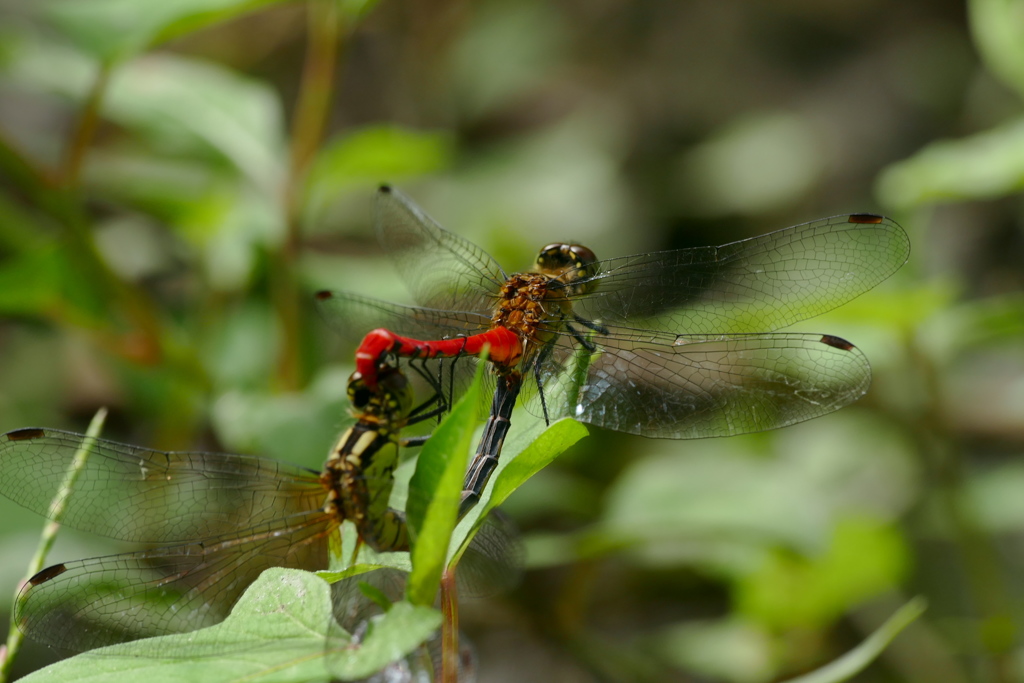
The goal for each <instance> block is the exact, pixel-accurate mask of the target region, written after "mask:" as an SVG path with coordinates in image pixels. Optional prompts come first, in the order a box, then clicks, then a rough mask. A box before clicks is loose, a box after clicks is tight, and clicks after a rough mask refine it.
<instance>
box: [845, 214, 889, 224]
mask: <svg viewBox="0 0 1024 683" xmlns="http://www.w3.org/2000/svg"><path fill="white" fill-rule="evenodd" d="M884 220H885V217H884V216H878V215H876V214H873V213H851V214H850V222H851V223H866V224H869V225H877V224H878V223H881V222H882V221H884Z"/></svg>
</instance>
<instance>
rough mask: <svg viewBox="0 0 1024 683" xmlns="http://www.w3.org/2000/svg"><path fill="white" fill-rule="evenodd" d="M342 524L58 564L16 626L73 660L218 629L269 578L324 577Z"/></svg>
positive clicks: (302, 517) (305, 521) (28, 596)
mask: <svg viewBox="0 0 1024 683" xmlns="http://www.w3.org/2000/svg"><path fill="white" fill-rule="evenodd" d="M336 524H337V522H336V521H335V520H333V519H332V518H331V517H329V516H328V515H327V514H326V513H324V512H322V511H319V510H318V511H314V512H304V513H300V514H296V515H291V516H289V517H286V518H283V519H279V520H276V521H274V522H272V523H270V524H265V525H260V526H254V527H250V528H247V529H246V530H245V531H242V532H238V533H235V534H231V535H226V536H222V537H220V538H218V539H214V540H208V541H205V542H202V543H192V544H187V545H178V546H170V547H164V548H156V549H154V550H147V551H143V552H137V553H125V554H122V555H110V556H107V557H97V558H93V559H89V560H81V561H78V562H67V563H65V564H58V565H54V566H52V567H48V568H47V569H44V570H43V571H41V572H39V573H38V574H36V576H34V577H33V578H32V579H31V580H30V581H29V582H28V584H27V585H26V586H25V588H24V589H22V591H21V594H20V595H19V596H18V601H17V604H16V607H15V619H16V620H17V624H18V627H19V628H21V629H22V631H24V632H25V633H26V634H27V635H29V636H30V637H31V638H33V639H34V640H38V641H41V642H43V643H46V644H48V645H50V646H52V647H55V648H58V649H60V650H69V651H84V650H89V649H92V648H95V647H102V646H105V645H113V644H115V643H121V642H126V641H129V640H135V639H137V638H145V637H149V636H157V635H166V634H171V633H185V632H188V631H193V630H195V629H198V628H203V627H205V626H212V625H213V624H216V623H218V622H220V621H222V620H223V619H224V618H225V617H226V616H227V615H228V612H230V610H231V607H232V606H233V605H234V604H235V601H237V600H238V598H239V596H240V595H241V594H242V593H243V592H244V591H245V589H246V588H247V587H248V586H249V584H251V583H252V582H253V581H255V580H256V578H257V577H258V576H259V574H260V572H262V571H263V570H265V569H268V568H270V567H287V568H297V569H307V570H317V569H326V568H327V552H328V537H329V535H330V534H331V533H332V532H333V531H334V530H335V528H336Z"/></svg>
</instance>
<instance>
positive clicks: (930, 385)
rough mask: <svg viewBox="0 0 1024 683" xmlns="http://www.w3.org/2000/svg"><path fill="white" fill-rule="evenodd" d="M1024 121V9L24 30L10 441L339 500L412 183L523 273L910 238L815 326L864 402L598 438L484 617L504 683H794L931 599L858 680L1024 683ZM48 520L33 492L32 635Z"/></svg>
mask: <svg viewBox="0 0 1024 683" xmlns="http://www.w3.org/2000/svg"><path fill="white" fill-rule="evenodd" d="M1022 98H1024V2H1022V1H1021V0H972V1H971V2H968V3H966V4H964V3H962V2H953V1H952V0H905V1H903V2H900V3H887V2H882V1H881V0H849V1H847V2H842V3H837V2H830V3H824V2H817V1H815V0H782V1H778V2H765V1H761V2H758V1H754V0H748V1H746V2H741V1H738V0H633V1H628V0H558V1H555V2H543V1H541V0H482V1H480V2H470V1H469V0H380V1H379V2H374V0H309V1H307V2H282V1H274V0H202V1H199V0H161V2H159V3H142V2H134V1H132V0H61V1H47V2H41V1H39V0H36V1H32V0H0V316H2V318H0V431H7V430H10V429H14V428H17V427H24V426H48V427H56V428H65V429H72V430H76V431H84V429H85V426H86V424H87V423H88V421H89V419H90V417H91V416H92V415H93V413H94V412H95V411H96V410H97V408H99V407H100V406H109V407H110V409H111V411H112V414H111V417H110V418H109V419H108V421H107V425H106V428H105V430H104V436H106V437H108V438H112V439H116V440H119V441H125V442H129V443H133V444H139V445H145V446H149V447H155V448H165V449H172V448H173V449H181V448H189V449H194V448H202V449H209V450H225V451H230V452H241V453H254V454H260V455H266V456H272V457H275V458H279V459H282V460H287V461H290V462H296V463H301V464H305V465H308V466H310V467H315V468H319V466H320V464H321V463H322V461H323V459H324V457H325V454H326V452H327V449H328V448H329V446H330V444H331V441H332V438H333V437H334V436H335V433H336V429H337V427H338V425H339V424H340V421H341V416H342V415H343V413H344V410H345V408H346V401H345V397H344V389H345V379H346V378H347V377H348V374H349V373H350V372H351V370H352V366H351V360H350V358H351V349H347V348H345V347H344V346H343V345H341V344H340V343H339V342H338V340H337V339H336V338H335V336H334V335H333V334H332V333H331V332H330V331H329V330H328V329H327V328H326V326H325V325H324V324H323V323H322V321H320V320H319V319H318V318H317V316H316V315H315V313H314V312H313V309H312V305H311V298H312V293H313V292H314V291H316V290H317V289H321V288H325V287H327V288H336V289H346V290H351V291H355V292H359V293H363V294H367V295H371V296H377V297H380V298H384V299H391V300H396V301H402V302H410V301H411V299H410V297H409V295H408V293H407V292H405V291H404V290H403V288H402V286H401V284H400V283H399V282H398V279H397V278H395V277H394V271H393V269H392V267H391V265H390V263H389V262H388V261H387V260H386V258H385V257H384V256H383V255H382V254H381V253H380V252H379V250H378V248H377V246H376V241H375V239H374V237H373V232H372V226H371V222H370V215H371V206H372V197H373V191H374V188H375V186H376V185H377V184H378V183H379V182H381V181H389V182H392V183H394V184H396V185H397V186H398V187H400V188H401V189H402V190H403V191H405V192H406V193H407V194H409V195H410V196H411V197H412V198H413V199H414V200H415V201H416V202H417V203H419V204H420V205H422V206H423V207H424V208H425V210H426V211H428V212H429V213H430V214H431V215H432V216H433V217H434V218H435V219H436V220H438V222H440V223H441V224H442V225H444V226H445V227H447V228H448V229H450V230H452V231H454V232H456V233H457V234H459V235H462V236H464V237H466V238H468V239H470V240H472V241H473V242H475V243H477V244H479V245H481V246H482V247H483V248H485V249H486V250H487V251H488V252H489V253H491V254H492V255H494V256H495V257H496V258H497V259H498V261H499V262H501V263H502V265H503V266H504V267H505V268H506V269H507V270H516V269H523V268H526V267H528V266H529V265H530V263H531V262H532V259H533V256H534V254H535V252H536V250H537V249H538V248H539V247H540V246H541V245H542V244H545V243H548V242H550V241H552V240H553V239H561V240H574V241H578V242H581V243H584V244H586V245H588V246H590V247H591V248H592V249H593V250H594V251H595V253H596V254H597V255H598V256H599V257H601V258H608V257H612V256H618V255H624V254H630V253H637V252H641V251H648V250H654V249H666V248H678V247H686V246H699V245H709V244H722V243H725V242H729V241H733V240H737V239H742V238H744V237H749V236H753V235H757V234H761V233H764V232H767V231H770V230H774V229H779V228H783V227H786V226H788V225H792V224H795V223H801V222H804V221H808V220H812V219H815V218H819V217H822V216H828V215H833V214H837V213H845V212H857V211H868V212H876V213H885V214H887V215H891V216H893V217H894V218H896V220H898V221H899V222H900V223H901V224H902V225H903V226H904V227H905V228H906V229H907V231H908V233H909V235H910V237H911V242H912V245H913V251H912V254H911V258H910V262H909V263H908V264H907V266H905V267H904V268H903V269H902V270H901V271H900V272H899V273H897V275H896V276H894V277H893V278H891V279H890V280H889V281H887V282H885V283H884V284H883V285H881V286H879V287H878V288H876V289H875V290H873V291H872V292H870V293H869V294H867V295H865V296H863V297H861V298H859V299H857V300H856V301H854V302H853V303H851V304H849V305H847V306H845V307H843V308H841V309H840V310H838V311H835V312H833V313H830V314H828V315H827V316H822V317H819V318H817V319H814V320H812V321H810V322H808V323H804V324H802V325H801V326H800V327H799V329H802V330H808V331H816V332H823V333H830V334H835V335H839V336H842V337H844V338H847V339H850V340H851V341H853V342H854V343H855V344H857V345H858V346H859V347H860V348H862V349H863V350H864V351H865V353H866V354H867V355H868V357H869V358H870V359H871V362H872V366H873V369H874V382H873V386H872V389H871V391H870V393H869V394H868V396H866V397H865V398H864V399H862V400H861V401H860V402H858V403H857V404H855V405H854V406H852V407H850V408H847V409H845V410H843V411H841V412H839V413H836V414H833V415H829V416H827V417H824V418H821V419H818V420H815V421H812V422H809V423H805V424H802V425H797V426H794V427H790V428H786V429H783V430H779V431H777V432H773V433H766V434H757V435H752V436H748V437H737V438H730V439H715V440H705V441H690V442H674V441H656V440H648V439H643V438H639V437H630V436H624V435H619V434H614V433H609V432H598V431H597V430H593V431H592V435H591V437H589V438H588V439H586V440H584V441H583V442H581V443H580V444H579V445H578V446H576V447H575V448H574V449H573V450H572V451H570V452H569V453H567V454H566V455H565V456H563V457H562V458H560V459H559V460H557V461H556V462H555V463H554V464H553V465H552V466H551V467H549V468H548V469H547V470H545V471H543V472H542V473H541V474H539V475H538V476H537V477H536V478H535V479H534V480H532V481H531V482H529V484H527V485H526V486H525V487H523V488H522V489H520V490H519V491H518V492H517V493H516V495H514V496H513V497H512V498H511V499H510V501H509V503H508V505H507V506H506V508H507V511H508V512H509V513H510V514H511V515H512V516H513V517H514V518H515V520H516V521H517V522H518V524H519V525H520V527H521V528H522V530H523V534H524V538H525V540H526V543H527V547H528V550H529V559H528V566H529V571H528V572H527V574H526V578H525V580H524V582H523V583H522V585H521V586H520V587H519V588H518V589H516V590H515V591H514V592H512V593H511V594H508V595H504V596H500V597H498V598H495V599H493V600H490V601H488V602H486V603H482V604H481V603H478V604H476V605H474V604H468V603H467V604H464V605H463V606H462V607H463V612H462V617H461V626H462V628H463V630H464V632H465V633H466V634H467V636H468V637H469V638H470V639H471V640H472V641H473V643H474V644H475V647H476V650H477V654H478V657H479V676H480V680H482V681H502V682H503V681H522V680H532V681H728V682H734V683H761V682H767V681H773V680H781V679H784V678H787V677H791V676H794V675H797V674H800V673H802V672H806V671H810V670H812V669H814V668H816V667H818V666H821V665H823V664H824V663H827V662H828V661H830V660H832V659H834V658H836V657H837V656H839V655H841V654H842V653H843V652H846V651H847V650H849V649H851V648H852V647H854V646H856V645H857V644H858V643H859V642H861V641H862V640H863V639H864V638H865V637H866V636H867V635H868V634H869V633H871V632H872V631H874V630H875V629H876V628H878V626H879V625H880V624H881V623H882V622H883V621H884V620H885V619H886V618H887V617H888V616H890V615H891V614H892V613H893V612H894V611H895V610H896V609H897V608H898V607H899V606H900V605H901V604H903V603H904V602H905V601H906V600H907V599H909V598H910V597H911V596H914V595H923V596H926V597H927V599H928V601H929V605H930V606H929V610H928V612H927V613H926V614H925V616H924V617H923V618H922V619H921V620H919V621H918V622H917V623H915V624H914V625H912V626H911V627H910V628H909V629H908V630H907V632H905V633H904V634H903V635H901V636H900V637H899V638H898V639H897V640H896V641H895V642H894V643H893V644H892V645H891V646H890V647H889V648H888V650H887V651H886V652H885V653H884V654H883V655H882V657H881V658H880V659H879V660H878V662H876V663H875V664H873V665H872V666H871V667H870V668H869V669H868V670H867V671H866V672H864V673H862V674H861V675H860V676H859V677H858V678H857V679H856V680H859V681H922V682H924V681H927V682H929V683H936V682H938V683H947V682H948V683H960V682H965V681H985V682H987V681H1016V680H1024V650H1022V631H1021V628H1022V626H1024V581H1022V580H1021V570H1022V568H1024V461H1022V459H1021V456H1022V455H1024V295H1022V291H1024V265H1022V264H1024V202H1022V198H1021V195H1020V189H1021V187H1024V106H1022ZM530 419H531V418H529V417H528V416H527V415H526V414H523V415H521V416H519V415H517V417H516V419H515V421H514V423H513V431H515V429H516V428H517V427H518V426H520V425H523V424H526V423H527V422H528V421H529V420H530ZM41 527H42V520H40V519H39V518H38V517H35V516H34V515H32V514H30V513H28V512H26V511H24V510H22V509H20V508H18V507H17V506H15V505H14V504H12V503H9V502H8V501H6V500H0V557H3V562H2V565H0V611H4V612H6V611H7V610H9V608H10V604H11V599H12V598H11V596H12V595H13V593H14V591H15V587H16V584H17V582H18V580H19V579H20V578H21V576H22V574H23V572H24V568H25V566H26V565H27V562H28V558H29V556H30V554H31V552H32V550H33V549H34V547H35V543H36V539H37V537H38V532H39V529H40V528H41ZM122 549H123V548H118V547H115V546H114V545H112V544H111V543H109V542H108V541H105V540H104V539H98V538H95V537H86V536H82V535H75V534H73V533H67V534H64V535H63V536H62V537H61V538H60V540H59V542H58V547H57V549H56V550H55V551H54V553H53V554H52V555H51V559H52V561H53V562H58V561H63V560H68V559H75V558H80V557H90V556H95V555H100V554H105V553H107V552H117V551H119V550H122ZM47 657H50V658H52V655H49V654H47V653H45V652H43V651H41V650H38V649H37V650H30V651H29V652H28V653H26V656H25V657H24V658H23V659H22V660H21V662H20V663H19V669H18V670H19V671H21V672H22V673H24V672H26V671H28V670H30V669H31V668H32V667H35V666H38V665H40V664H41V663H43V662H44V661H47V659H46V658H47Z"/></svg>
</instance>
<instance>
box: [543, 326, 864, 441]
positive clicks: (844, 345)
mask: <svg viewBox="0 0 1024 683" xmlns="http://www.w3.org/2000/svg"><path fill="white" fill-rule="evenodd" d="M593 341H594V342H595V343H597V344H598V345H599V351H598V353H596V354H593V355H591V354H589V353H588V352H586V351H584V350H577V349H576V348H572V349H569V348H568V346H566V347H563V348H561V349H556V351H555V353H554V354H552V357H551V360H550V362H549V363H547V364H545V365H544V366H543V367H542V368H541V380H542V383H543V385H544V386H543V391H544V398H545V400H546V401H547V407H548V415H549V417H552V418H554V417H560V416H569V417H574V418H576V419H578V420H580V421H582V422H588V423H590V424H594V425H598V426H601V427H606V428H608V429H614V430H617V431H622V432H628V433H630V434H640V435H642V436H649V437H656V438H671V439H697V438H704V437H712V436H732V435H735V434H745V433H748V432H759V431H764V430H768V429H775V428H777V427H784V426H786V425H790V424H794V423H796V422H802V421H804V420H809V419H811V418H813V417H818V416H820V415H825V414H826V413H830V412H832V411H834V410H838V409H839V408H842V407H843V406H846V405H848V404H850V403H853V402H854V401H856V400H857V399H858V398H860V397H861V396H863V395H864V394H865V393H866V392H867V389H868V386H869V384H870V382H871V367H870V365H869V364H868V361H867V359H866V358H865V357H864V354H863V353H861V352H860V351H859V350H858V349H857V348H855V347H854V346H853V345H852V344H850V343H849V342H847V341H845V340H843V339H840V338H839V337H833V336H830V335H820V334H787V333H779V332H776V333H768V334H746V335H716V336H698V335H678V336H676V335H666V334H660V333H656V332H646V331H640V330H633V331H629V330H625V329H623V328H613V329H612V330H610V334H608V335H601V336H600V337H599V338H598V337H594V338H593ZM563 343H564V340H563ZM528 407H529V408H530V410H531V411H532V412H534V413H535V414H538V415H541V414H542V410H541V406H540V404H539V401H537V400H536V399H535V400H533V401H532V402H531V404H529V405H528Z"/></svg>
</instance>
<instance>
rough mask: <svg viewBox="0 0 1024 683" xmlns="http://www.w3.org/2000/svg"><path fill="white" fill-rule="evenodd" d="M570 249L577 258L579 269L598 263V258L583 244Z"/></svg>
mask: <svg viewBox="0 0 1024 683" xmlns="http://www.w3.org/2000/svg"><path fill="white" fill-rule="evenodd" d="M569 249H570V250H571V251H572V253H573V256H575V257H576V262H577V264H578V265H579V267H581V268H582V267H586V266H589V265H591V264H593V263H597V256H595V255H594V252H592V251H591V250H590V249H588V248H587V247H585V246H583V245H582V244H574V245H572V246H571V247H569Z"/></svg>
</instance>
